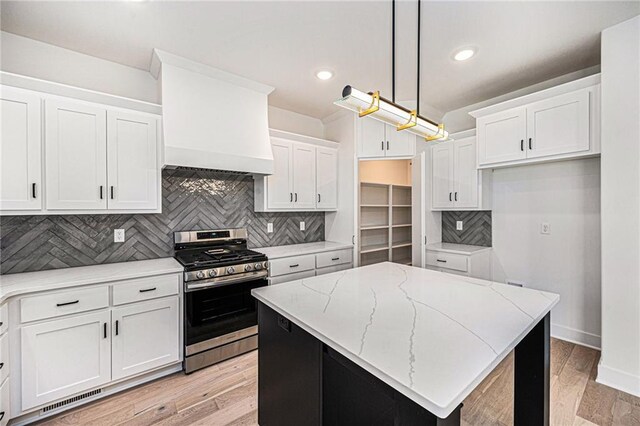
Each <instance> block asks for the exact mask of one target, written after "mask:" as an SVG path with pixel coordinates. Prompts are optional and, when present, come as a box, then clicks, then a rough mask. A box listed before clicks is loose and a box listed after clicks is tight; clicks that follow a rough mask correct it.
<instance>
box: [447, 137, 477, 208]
mask: <svg viewBox="0 0 640 426" xmlns="http://www.w3.org/2000/svg"><path fill="white" fill-rule="evenodd" d="M453 147H454V167H453V170H454V172H453V174H454V177H453V178H454V179H453V180H454V188H453V191H454V192H453V202H454V205H455V207H459V208H463V207H469V208H472V207H478V169H477V166H476V138H475V137H472V138H465V139H460V140H457V141H455V142H454V144H453Z"/></svg>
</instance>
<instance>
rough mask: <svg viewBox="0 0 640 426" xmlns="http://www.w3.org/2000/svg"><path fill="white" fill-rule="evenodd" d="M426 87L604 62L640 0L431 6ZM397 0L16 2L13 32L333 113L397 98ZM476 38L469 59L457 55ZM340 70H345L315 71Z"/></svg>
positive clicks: (455, 102)
mask: <svg viewBox="0 0 640 426" xmlns="http://www.w3.org/2000/svg"><path fill="white" fill-rule="evenodd" d="M397 7H398V16H397V26H398V36H397V46H398V58H397V90H398V93H397V95H396V98H397V99H415V58H414V55H415V49H416V44H415V30H416V17H415V14H414V12H415V10H416V2H415V1H412V0H407V1H400V0H399V2H398V6H397ZM422 12H423V14H422V16H423V21H422V73H421V81H422V84H421V86H422V89H421V100H422V102H421V103H422V105H423V108H426V107H427V104H428V105H429V106H430V107H432V108H435V109H437V110H439V111H441V112H443V113H444V112H447V111H451V110H454V109H457V108H459V107H462V106H465V105H469V104H472V103H476V102H479V101H482V100H485V99H488V98H492V97H495V96H498V95H501V94H504V93H507V92H510V91H513V90H516V89H519V88H522V87H525V86H528V85H531V84H534V83H537V82H541V81H544V80H548V79H550V78H553V77H556V76H559V75H562V74H566V73H569V72H572V71H576V70H579V69H583V68H586V67H589V66H592V65H596V64H598V63H599V62H600V59H599V55H600V47H599V43H600V35H599V33H600V31H602V30H603V29H604V28H607V27H609V26H611V25H614V24H616V23H618V22H621V21H623V20H626V19H628V18H630V17H632V16H635V15H637V14H640V2H638V1H632V2H618V1H604V2H597V1H587V2H576V1H567V2H523V1H516V2H463V1H447V2H432V1H424V2H423V3H422ZM390 13H391V3H390V1H336V2H328V1H319V0H316V1H309V0H307V1H297V2H284V1H259V2H246V1H235V2H232V1H229V2H187V1H180V2H163V1H144V2H133V1H118V2H14V1H2V17H1V21H0V25H1V27H2V30H3V31H8V32H11V33H15V34H18V35H22V36H25V37H29V38H32V39H36V40H40V41H43V42H46V43H50V44H54V45H57V46H61V47H65V48H68V49H71V50H75V51H78V52H82V53H85V54H89V55H92V56H96V57H99V58H103V59H108V60H111V61H115V62H118V63H121V64H124V65H129V66H133V67H137V68H140V69H145V70H148V68H149V64H150V59H151V51H152V49H153V48H154V47H156V48H159V49H162V50H166V51H168V52H171V53H175V54H178V55H181V56H184V57H187V58H189V59H193V60H195V61H198V62H202V63H205V64H208V65H211V66H214V67H217V68H221V69H223V70H226V71H229V72H232V73H235V74H238V75H241V76H244V77H247V78H250V79H253V80H256V81H259V82H262V83H266V84H269V85H271V86H274V87H275V88H276V90H275V91H274V92H273V94H272V95H271V96H270V99H269V102H270V104H272V105H275V106H278V107H281V108H285V109H289V110H295V111H298V112H300V113H303V114H306V115H310V116H313V117H318V118H322V117H325V116H327V115H329V114H331V113H332V112H334V111H335V110H336V107H335V106H333V105H332V102H333V101H334V100H335V99H337V98H339V97H340V93H341V90H342V87H343V86H344V85H346V84H351V85H353V86H355V87H357V88H359V89H361V90H365V91H368V90H377V89H379V90H381V91H382V94H383V96H385V97H388V98H390V97H391V65H390V62H391V52H390V50H391V49H390V43H391V42H390V39H391V35H390V33H391V16H390ZM467 45H473V46H476V47H477V48H478V49H479V50H478V54H477V56H476V57H474V58H472V59H471V60H469V61H467V62H454V61H453V60H452V59H451V54H452V53H453V51H454V50H456V49H457V48H459V47H461V46H467ZM325 67H326V68H329V69H331V70H333V71H334V72H335V77H334V78H333V79H332V80H329V81H320V80H318V79H316V78H315V76H314V73H315V72H316V71H317V70H318V69H320V68H325Z"/></svg>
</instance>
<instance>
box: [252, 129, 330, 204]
mask: <svg viewBox="0 0 640 426" xmlns="http://www.w3.org/2000/svg"><path fill="white" fill-rule="evenodd" d="M270 133H271V147H272V149H273V161H274V171H273V174H272V175H269V176H254V181H255V186H254V188H255V190H254V208H255V211H257V212H267V211H315V210H324V211H326V210H335V209H337V204H338V202H337V200H338V164H337V162H338V154H337V145H338V144H337V143H335V142H330V141H325V140H322V139H317V138H312V137H309V136H302V135H296V134H293V133H288V132H284V131H280V130H271V131H270Z"/></svg>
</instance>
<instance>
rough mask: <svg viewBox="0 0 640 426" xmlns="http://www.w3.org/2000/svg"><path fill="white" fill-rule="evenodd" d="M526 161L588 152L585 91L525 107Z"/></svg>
mask: <svg viewBox="0 0 640 426" xmlns="http://www.w3.org/2000/svg"><path fill="white" fill-rule="evenodd" d="M527 132H528V135H527V136H528V138H529V139H528V140H527V143H526V147H527V158H537V157H545V156H548V155H559V154H567V153H570V152H580V151H588V150H589V90H588V89H583V90H579V91H577V92H572V93H567V94H565V95H561V96H556V97H554V98H551V99H545V100H543V101H540V102H536V103H533V104H531V105H529V106H527Z"/></svg>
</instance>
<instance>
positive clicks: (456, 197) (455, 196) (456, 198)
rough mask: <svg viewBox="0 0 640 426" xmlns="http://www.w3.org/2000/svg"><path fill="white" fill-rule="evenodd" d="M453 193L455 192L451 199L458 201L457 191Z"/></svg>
mask: <svg viewBox="0 0 640 426" xmlns="http://www.w3.org/2000/svg"><path fill="white" fill-rule="evenodd" d="M454 194H455V195H454V197H453V199H454V200H456V201H458V193H457V192H455V193H454Z"/></svg>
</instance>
